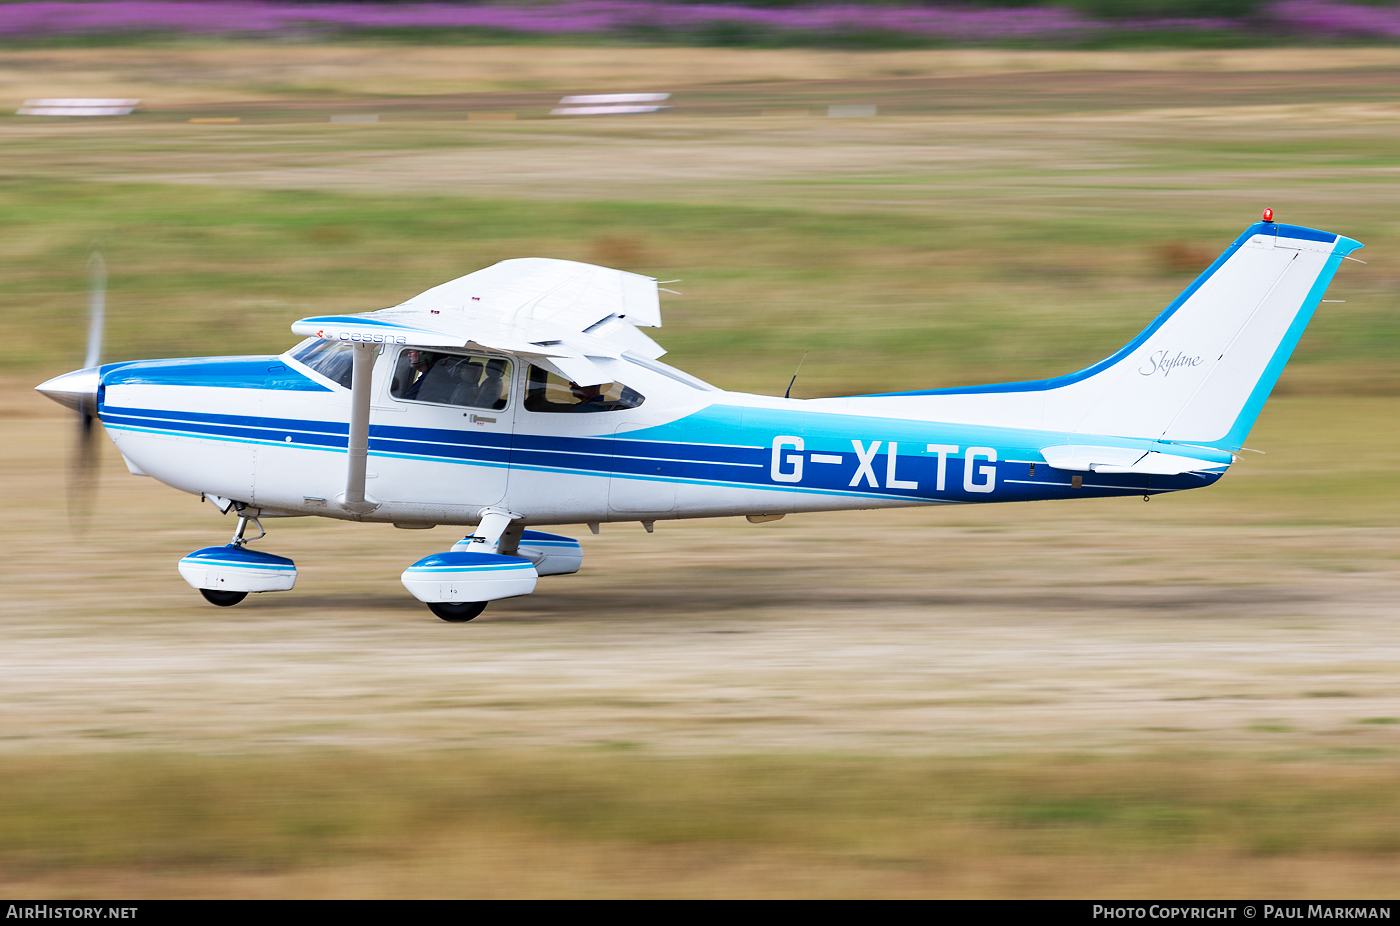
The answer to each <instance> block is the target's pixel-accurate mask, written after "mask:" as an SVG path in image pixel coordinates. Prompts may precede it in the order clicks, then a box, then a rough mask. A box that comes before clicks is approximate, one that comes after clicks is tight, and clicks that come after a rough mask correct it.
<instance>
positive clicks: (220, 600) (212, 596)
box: [199, 588, 248, 608]
mask: <svg viewBox="0 0 1400 926" xmlns="http://www.w3.org/2000/svg"><path fill="white" fill-rule="evenodd" d="M199 593H200V594H201V595H203V596H204V600H205V601H207V602H209V603H210V604H216V605H218V606H219V607H221V608H231V607H233V606H234V605H236V604H238V603H239V602H240V601H242V600H243V599H244V598H247V597H248V593H247V592H221V591H219V590H218V589H216V588H201V589H200V590H199Z"/></svg>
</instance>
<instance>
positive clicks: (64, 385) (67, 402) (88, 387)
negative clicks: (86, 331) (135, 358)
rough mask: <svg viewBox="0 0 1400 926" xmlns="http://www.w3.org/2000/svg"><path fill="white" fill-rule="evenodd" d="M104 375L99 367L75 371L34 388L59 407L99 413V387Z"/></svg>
mask: <svg viewBox="0 0 1400 926" xmlns="http://www.w3.org/2000/svg"><path fill="white" fill-rule="evenodd" d="M101 382H102V373H101V371H100V370H99V369H98V368H97V367H88V368H87V369H85V370H74V371H73V372H72V373H64V374H63V375H62V376H55V377H54V378H53V379H51V380H49V381H48V382H45V383H40V384H39V385H37V386H35V387H34V388H35V389H37V390H38V391H39V392H42V393H43V394H44V395H46V396H48V397H49V398H51V399H53V400H54V401H55V402H57V403H58V404H59V405H64V406H67V407H68V408H71V409H73V411H75V412H81V411H86V412H87V413H88V414H90V415H92V414H96V413H97V387H98V386H99V385H101Z"/></svg>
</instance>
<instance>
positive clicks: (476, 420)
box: [463, 412, 496, 424]
mask: <svg viewBox="0 0 1400 926" xmlns="http://www.w3.org/2000/svg"><path fill="white" fill-rule="evenodd" d="M463 414H467V413H466V412H464V413H463ZM471 422H472V424H487V423H490V424H495V423H496V419H495V418H487V417H486V416H485V415H476V414H473V415H472V416H471Z"/></svg>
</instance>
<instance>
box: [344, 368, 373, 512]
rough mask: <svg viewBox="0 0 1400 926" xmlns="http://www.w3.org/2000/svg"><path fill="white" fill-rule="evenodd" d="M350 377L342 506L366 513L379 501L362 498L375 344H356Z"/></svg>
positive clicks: (367, 459) (363, 493)
mask: <svg viewBox="0 0 1400 926" xmlns="http://www.w3.org/2000/svg"><path fill="white" fill-rule="evenodd" d="M354 357H355V359H354V367H353V368H352V370H351V380H350V440H349V443H348V445H347V449H348V450H349V453H348V454H347V456H348V458H349V460H348V466H347V471H346V474H345V494H344V495H343V496H341V499H340V504H341V507H343V508H347V509H349V510H350V511H353V512H356V513H357V514H365V513H368V512H370V511H373V510H374V509H376V508H378V507H379V503H378V502H376V501H373V500H371V499H367V498H365V465H366V464H367V463H368V462H369V386H370V377H371V375H372V374H373V373H374V345H373V344H356V345H355V355H354Z"/></svg>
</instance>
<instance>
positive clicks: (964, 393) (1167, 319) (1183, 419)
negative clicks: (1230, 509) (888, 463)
mask: <svg viewBox="0 0 1400 926" xmlns="http://www.w3.org/2000/svg"><path fill="white" fill-rule="evenodd" d="M1359 247H1361V243H1360V242H1359V241H1353V240H1352V239H1350V238H1344V237H1341V236H1339V235H1334V234H1332V233H1330V232H1321V231H1316V230H1314V229H1311V228H1301V227H1298V226H1295V225H1278V224H1275V223H1272V222H1267V223H1266V222H1260V223H1256V224H1255V225H1253V226H1251V227H1250V228H1249V230H1248V231H1246V232H1245V233H1244V234H1243V235H1241V236H1240V237H1239V238H1237V239H1236V240H1235V242H1234V244H1232V245H1230V247H1229V248H1227V249H1226V250H1225V253H1223V254H1221V255H1220V257H1219V258H1217V259H1216V261H1215V263H1213V264H1211V266H1210V267H1209V269H1207V270H1206V271H1205V272H1204V273H1202V274H1201V275H1200V277H1198V278H1197V279H1196V281H1195V282H1194V283H1192V284H1191V285H1190V286H1189V287H1187V289H1186V291H1185V292H1183V293H1182V294H1181V295H1180V296H1178V297H1177V298H1176V299H1175V300H1174V301H1173V302H1172V304H1171V305H1169V306H1168V307H1167V308H1166V310H1165V311H1163V312H1162V314H1161V315H1159V316H1157V318H1156V319H1155V320H1154V321H1153V322H1152V324H1150V325H1148V326H1147V328H1146V330H1144V331H1143V332H1142V333H1141V334H1139V335H1138V336H1137V337H1136V338H1134V339H1133V340H1132V341H1131V342H1130V343H1128V344H1127V345H1125V346H1124V347H1123V348H1122V349H1121V350H1119V351H1118V352H1117V353H1115V354H1114V355H1113V356H1111V357H1108V358H1106V359H1104V360H1102V361H1100V362H1099V363H1096V364H1094V365H1093V366H1091V367H1088V368H1086V369H1084V370H1080V371H1079V372H1078V373H1073V374H1070V375H1068V376H1062V377H1059V378H1057V379H1051V380H1043V381H1040V382H1031V383H1006V384H1003V385H998V386H981V387H974V388H971V389H940V390H930V391H927V392H921V393H901V394H900V395H903V396H911V397H912V396H915V395H918V396H923V397H927V398H925V399H923V401H922V402H920V405H921V406H923V407H922V408H921V409H920V411H921V413H922V415H927V416H929V417H933V418H939V417H941V416H942V415H944V414H947V413H951V415H952V417H954V418H956V419H964V420H967V419H969V418H976V419H978V420H980V421H982V422H983V423H988V424H996V423H1003V424H1006V425H1011V426H1021V427H1034V428H1038V429H1043V430H1055V431H1061V432H1066V433H1070V434H1076V433H1077V434H1096V435H1112V436H1116V437H1135V438H1151V439H1156V440H1167V441H1177V442H1181V443H1192V444H1203V445H1209V446H1214V447H1218V448H1221V449H1228V450H1236V449H1238V448H1239V447H1240V446H1241V445H1242V444H1243V443H1244V440H1245V436H1246V435H1247V434H1248V433H1249V430H1250V428H1251V427H1252V426H1253V425H1254V420H1255V419H1256V418H1257V417H1258V415H1259V410H1260V408H1262V407H1263V404H1264V400H1265V399H1267V398H1268V396H1269V393H1270V391H1272V389H1273V387H1274V384H1275V383H1276V382H1277V381H1278V378H1279V374H1280V373H1281V372H1282V371H1283V366H1284V364H1285V363H1287V362H1288V358H1289V357H1290V356H1291V355H1292V353H1293V348H1294V347H1295V346H1296V345H1297V344H1298V339H1299V338H1300V337H1301V336H1302V334H1303V329H1304V328H1306V327H1307V324H1308V321H1309V320H1311V318H1312V314H1313V311H1314V310H1315V309H1316V308H1317V305H1318V303H1319V302H1320V301H1321V300H1322V295H1323V293H1325V292H1326V290H1327V286H1328V284H1329V283H1331V281H1332V276H1333V274H1335V273H1336V271H1337V267H1338V266H1339V265H1340V264H1341V261H1342V259H1343V258H1344V257H1346V255H1347V254H1349V253H1351V252H1352V251H1354V250H1356V249H1357V248H1359ZM935 396H937V397H938V398H937V399H935ZM945 397H946V398H945ZM891 398H893V397H891ZM916 401H917V400H916ZM925 403H927V404H925ZM988 419H990V420H988Z"/></svg>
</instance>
